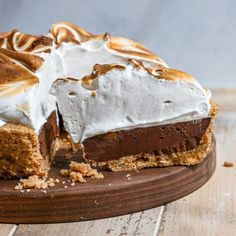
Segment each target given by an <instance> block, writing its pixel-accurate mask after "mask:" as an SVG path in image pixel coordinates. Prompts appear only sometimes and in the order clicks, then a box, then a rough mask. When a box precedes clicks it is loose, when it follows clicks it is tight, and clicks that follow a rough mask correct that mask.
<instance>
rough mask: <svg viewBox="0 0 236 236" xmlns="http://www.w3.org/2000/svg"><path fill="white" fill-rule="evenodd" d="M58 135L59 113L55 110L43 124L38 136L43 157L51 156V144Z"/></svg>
mask: <svg viewBox="0 0 236 236" xmlns="http://www.w3.org/2000/svg"><path fill="white" fill-rule="evenodd" d="M58 135H59V127H58V125H57V113H56V112H55V111H54V112H53V113H52V114H51V115H50V116H49V118H48V120H47V122H46V123H45V124H44V125H43V127H42V129H41V131H40V133H39V136H38V140H39V146H40V152H41V155H42V156H43V157H49V156H50V149H51V144H52V142H53V141H54V140H55V139H56V137H57V136H58Z"/></svg>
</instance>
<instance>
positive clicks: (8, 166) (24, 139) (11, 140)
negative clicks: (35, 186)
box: [0, 123, 49, 178]
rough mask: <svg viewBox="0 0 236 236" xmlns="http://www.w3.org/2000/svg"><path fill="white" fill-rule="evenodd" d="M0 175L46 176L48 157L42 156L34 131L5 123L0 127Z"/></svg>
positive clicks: (6, 176)
mask: <svg viewBox="0 0 236 236" xmlns="http://www.w3.org/2000/svg"><path fill="white" fill-rule="evenodd" d="M0 167H1V168H0V176H1V177H5V178H9V177H25V176H29V175H38V176H46V175H47V172H48V170H49V159H48V158H43V157H42V155H41V154H40V150H39V142H38V137H37V135H36V134H35V132H34V131H33V130H32V129H30V128H27V127H24V126H22V125H16V124H11V123H7V124H5V125H4V126H1V127H0Z"/></svg>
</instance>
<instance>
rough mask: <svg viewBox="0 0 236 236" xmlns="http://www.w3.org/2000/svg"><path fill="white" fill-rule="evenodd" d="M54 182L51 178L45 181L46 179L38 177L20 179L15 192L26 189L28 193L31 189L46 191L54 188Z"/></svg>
mask: <svg viewBox="0 0 236 236" xmlns="http://www.w3.org/2000/svg"><path fill="white" fill-rule="evenodd" d="M55 182H56V180H54V179H53V178H49V179H47V178H46V177H39V176H37V175H32V176H29V177H28V178H27V179H20V181H19V183H18V184H17V185H16V186H15V190H20V191H21V190H23V189H26V191H27V192H30V190H31V189H41V190H43V189H47V188H49V187H54V186H55Z"/></svg>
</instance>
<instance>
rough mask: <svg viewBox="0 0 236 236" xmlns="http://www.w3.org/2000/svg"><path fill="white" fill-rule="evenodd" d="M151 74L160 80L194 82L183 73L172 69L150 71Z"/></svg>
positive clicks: (189, 76)
mask: <svg viewBox="0 0 236 236" xmlns="http://www.w3.org/2000/svg"><path fill="white" fill-rule="evenodd" d="M152 74H153V75H154V76H156V77H158V78H160V79H166V80H188V81H193V80H194V81H195V79H194V78H193V77H192V76H191V75H189V74H187V73H186V72H184V71H180V70H176V69H172V68H161V69H158V70H155V71H152Z"/></svg>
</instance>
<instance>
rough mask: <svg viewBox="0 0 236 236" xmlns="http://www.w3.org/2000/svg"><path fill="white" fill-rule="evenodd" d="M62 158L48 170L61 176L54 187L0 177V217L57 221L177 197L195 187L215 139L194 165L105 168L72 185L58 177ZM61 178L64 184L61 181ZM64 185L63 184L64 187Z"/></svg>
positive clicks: (211, 164) (210, 165) (206, 174)
mask: <svg viewBox="0 0 236 236" xmlns="http://www.w3.org/2000/svg"><path fill="white" fill-rule="evenodd" d="M62 165H63V163H60V162H58V164H57V166H55V167H54V168H53V169H52V170H51V171H50V176H51V177H56V178H59V179H60V180H61V182H60V183H58V184H56V186H55V187H53V188H49V189H47V193H43V192H41V191H40V190H31V192H23V193H21V192H19V191H16V190H14V186H15V185H16V184H17V180H0V199H1V202H0V222H4V223H53V222H54V223H56V222H70V221H82V220H92V219H99V218H106V217H112V216H118V215H123V214H128V213H133V212H137V211H141V210H145V209H149V208H153V207H157V206H160V205H163V204H166V203H168V202H171V201H173V200H176V199H179V198H181V197H183V196H186V195H187V194H189V193H191V192H193V191H195V190H196V189H198V188H200V187H201V186H202V185H203V184H204V183H206V182H207V180H208V179H209V178H210V177H211V176H212V174H213V172H214V170H215V166H216V153H215V140H214V141H213V145H212V149H211V150H210V152H209V153H208V155H207V157H206V158H205V160H204V161H203V162H202V163H200V164H198V165H195V166H191V167H185V166H174V167H165V168H150V169H144V170H140V171H138V172H137V171H132V172H131V171H130V172H109V171H104V172H103V174H104V179H91V178H88V179H87V182H86V183H78V184H76V185H75V186H74V187H73V186H71V185H70V183H69V182H68V181H67V179H66V178H63V177H60V176H59V170H60V169H61V168H62ZM62 181H65V182H66V183H65V184H64V185H63V184H62ZM65 185H67V186H68V188H64V186H65Z"/></svg>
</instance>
